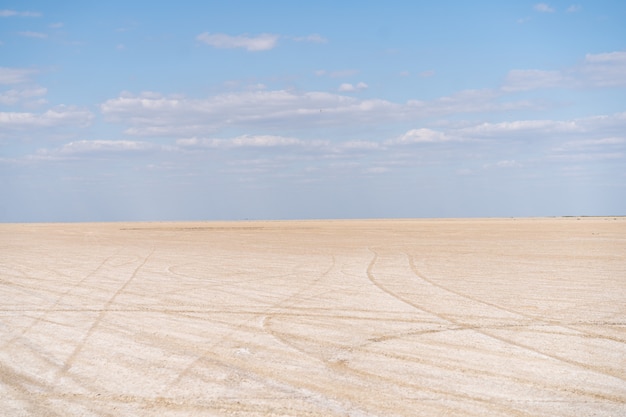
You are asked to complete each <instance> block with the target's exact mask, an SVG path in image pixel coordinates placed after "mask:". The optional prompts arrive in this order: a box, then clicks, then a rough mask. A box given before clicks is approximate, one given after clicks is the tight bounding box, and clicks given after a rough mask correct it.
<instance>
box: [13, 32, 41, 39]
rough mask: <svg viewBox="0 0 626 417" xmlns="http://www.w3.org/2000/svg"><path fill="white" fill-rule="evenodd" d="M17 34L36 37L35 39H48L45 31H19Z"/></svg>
mask: <svg viewBox="0 0 626 417" xmlns="http://www.w3.org/2000/svg"><path fill="white" fill-rule="evenodd" d="M17 34H18V35H20V36H24V37H25V38H35V39H46V38H47V37H48V35H47V34H45V33H41V32H31V31H25V32H17Z"/></svg>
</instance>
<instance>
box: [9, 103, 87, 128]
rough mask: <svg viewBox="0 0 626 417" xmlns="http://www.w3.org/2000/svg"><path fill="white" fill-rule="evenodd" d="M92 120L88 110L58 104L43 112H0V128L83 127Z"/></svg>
mask: <svg viewBox="0 0 626 417" xmlns="http://www.w3.org/2000/svg"><path fill="white" fill-rule="evenodd" d="M92 120H93V114H92V113H91V112H90V111H88V110H82V109H78V108H75V107H67V106H59V107H57V108H54V109H51V110H48V111H46V112H44V113H27V112H0V129H6V130H8V129H19V130H24V129H33V128H35V129H36V128H44V127H45V128H48V127H63V126H73V127H85V126H88V125H89V124H90V123H91V121H92Z"/></svg>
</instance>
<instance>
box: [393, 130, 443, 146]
mask: <svg viewBox="0 0 626 417" xmlns="http://www.w3.org/2000/svg"><path fill="white" fill-rule="evenodd" d="M449 140H450V138H449V137H448V136H447V135H446V134H444V133H442V132H439V131H436V130H432V129H425V128H421V129H412V130H409V131H408V132H406V133H404V134H403V135H401V136H400V137H398V138H396V139H394V140H391V141H387V142H386V143H387V144H389V145H392V144H396V145H410V144H415V143H436V142H447V141H449Z"/></svg>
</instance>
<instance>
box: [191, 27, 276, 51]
mask: <svg viewBox="0 0 626 417" xmlns="http://www.w3.org/2000/svg"><path fill="white" fill-rule="evenodd" d="M196 39H198V40H199V41H201V42H203V43H206V44H207V45H210V46H213V47H215V48H221V49H232V48H244V49H247V50H248V51H267V50H270V49H273V48H274V47H275V46H276V43H277V42H278V35H272V34H269V33H263V34H260V35H258V36H256V37H249V36H247V35H239V36H230V35H226V34H224V33H215V34H211V33H209V32H204V33H201V34H200V35H198V36H197V37H196Z"/></svg>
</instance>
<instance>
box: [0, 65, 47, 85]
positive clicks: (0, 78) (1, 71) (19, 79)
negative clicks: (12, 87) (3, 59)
mask: <svg viewBox="0 0 626 417" xmlns="http://www.w3.org/2000/svg"><path fill="white" fill-rule="evenodd" d="M37 72H38V71H37V70H34V69H29V68H7V67H0V84H21V83H25V82H28V81H30V76H31V75H33V74H36V73H37Z"/></svg>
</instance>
